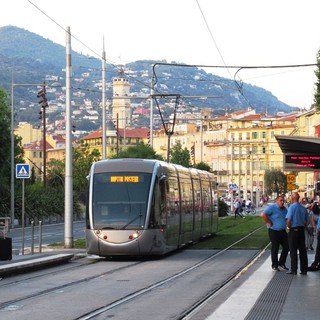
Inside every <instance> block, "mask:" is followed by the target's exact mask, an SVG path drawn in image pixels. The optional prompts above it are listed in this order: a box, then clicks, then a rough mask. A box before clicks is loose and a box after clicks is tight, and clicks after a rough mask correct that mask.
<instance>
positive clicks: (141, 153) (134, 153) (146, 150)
mask: <svg viewBox="0 0 320 320" xmlns="http://www.w3.org/2000/svg"><path fill="white" fill-rule="evenodd" d="M111 158H113V159H116V158H119V159H120V158H138V159H158V160H163V158H162V156H161V155H159V154H157V153H156V152H155V151H154V149H153V148H151V147H150V146H149V145H148V144H145V143H143V142H141V143H138V144H137V145H135V146H131V147H128V148H127V149H125V150H120V151H119V154H118V156H117V155H115V156H113V157H111Z"/></svg>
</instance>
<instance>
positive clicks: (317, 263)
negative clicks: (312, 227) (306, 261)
mask: <svg viewBox="0 0 320 320" xmlns="http://www.w3.org/2000/svg"><path fill="white" fill-rule="evenodd" d="M315 216H317V225H316V234H317V248H316V255H315V257H314V261H313V262H312V264H311V266H310V267H308V271H318V270H320V217H319V215H314V217H315Z"/></svg>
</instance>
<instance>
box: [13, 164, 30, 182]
mask: <svg viewBox="0 0 320 320" xmlns="http://www.w3.org/2000/svg"><path fill="white" fill-rule="evenodd" d="M16 178H17V179H29V178H30V165H29V164H26V163H18V164H16Z"/></svg>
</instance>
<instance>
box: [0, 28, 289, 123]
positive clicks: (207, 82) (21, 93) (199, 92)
mask: <svg viewBox="0 0 320 320" xmlns="http://www.w3.org/2000/svg"><path fill="white" fill-rule="evenodd" d="M165 62H166V61H161V63H162V64H159V65H157V66H156V67H155V68H154V69H155V74H153V66H154V65H155V64H156V63H159V61H144V60H141V61H135V62H131V63H128V64H126V65H124V66H121V70H122V71H123V72H124V75H125V76H127V77H128V78H129V80H130V85H131V87H130V92H131V93H132V94H134V95H136V96H141V95H142V94H144V95H146V94H149V93H150V84H151V79H152V76H155V77H156V78H155V79H156V86H155V91H156V93H158V94H179V95H182V96H187V97H188V96H189V97H190V96H201V97H205V96H210V97H211V96H219V97H221V98H219V99H206V100H203V99H201V100H200V99H193V100H185V103H186V105H192V107H197V106H199V107H200V106H201V107H210V108H213V109H214V111H215V113H217V114H221V113H224V112H226V111H234V110H240V109H245V108H252V109H255V110H256V111H257V112H258V113H264V112H266V111H267V112H268V113H269V114H275V113H277V112H281V111H282V112H291V111H293V110H294V109H295V108H293V107H292V106H289V105H287V104H285V103H283V102H281V101H279V100H278V99H277V97H275V96H274V95H273V94H272V93H271V92H269V91H267V90H265V89H263V88H260V87H256V86H252V85H249V84H246V83H243V84H242V88H241V90H239V89H238V87H237V86H236V84H235V82H234V81H231V80H229V79H225V78H222V77H219V76H216V75H213V74H210V73H207V72H206V71H205V70H203V69H201V68H196V67H187V66H183V65H175V64H174V63H170V64H169V63H168V64H163V63H165ZM64 68H65V48H64V47H63V46H61V45H58V44H56V43H53V42H52V41H51V40H49V39H45V38H43V37H41V36H39V35H37V34H35V33H32V32H29V31H27V30H24V29H21V28H17V27H14V26H7V27H2V28H0V87H2V88H5V89H6V90H7V91H8V92H10V91H11V81H12V77H13V82H14V83H21V84H23V83H42V82H43V81H44V79H47V80H48V81H50V80H52V79H54V80H55V81H58V82H59V83H61V84H62V85H63V84H64V78H65V73H64ZM72 71H73V79H72V88H73V92H74V96H73V100H74V105H81V104H83V101H84V99H91V100H92V101H93V105H94V106H97V105H98V103H99V102H100V100H101V92H100V90H99V83H101V61H100V60H99V59H97V58H94V57H89V56H85V55H81V54H79V53H77V52H72ZM118 74H119V67H118V66H114V65H108V66H107V82H108V84H107V98H108V99H112V90H111V83H112V78H113V77H115V76H117V75H118ZM54 98H55V97H49V99H54ZM15 100H16V101H19V105H20V106H21V104H22V105H23V107H24V108H25V110H26V112H24V113H23V114H19V115H18V120H20V121H31V120H32V119H34V117H36V113H37V112H38V109H37V110H34V109H35V108H34V103H37V98H36V88H31V87H30V88H29V87H18V86H17V87H16V88H15ZM135 102H137V101H135ZM29 109H30V110H29ZM97 109H98V108H97ZM30 119H31V120H30ZM31 122H32V121H31Z"/></svg>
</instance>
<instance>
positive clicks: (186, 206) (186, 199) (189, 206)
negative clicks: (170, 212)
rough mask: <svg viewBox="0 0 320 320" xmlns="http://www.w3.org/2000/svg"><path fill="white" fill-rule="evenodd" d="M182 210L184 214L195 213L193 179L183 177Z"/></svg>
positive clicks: (181, 184)
mask: <svg viewBox="0 0 320 320" xmlns="http://www.w3.org/2000/svg"><path fill="white" fill-rule="evenodd" d="M180 186H181V211H182V212H183V213H184V214H191V213H193V199H192V185H191V180H190V179H189V180H187V179H181V183H180Z"/></svg>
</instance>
